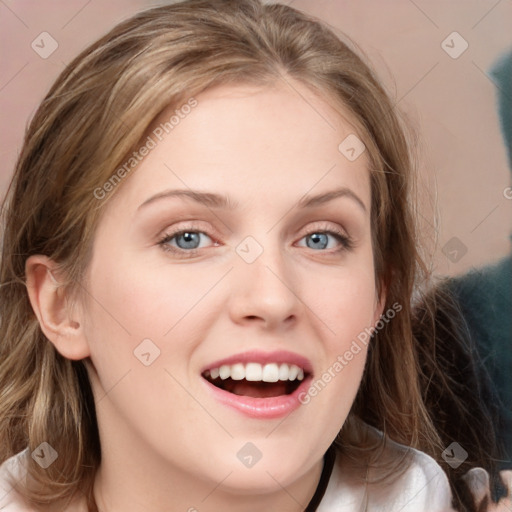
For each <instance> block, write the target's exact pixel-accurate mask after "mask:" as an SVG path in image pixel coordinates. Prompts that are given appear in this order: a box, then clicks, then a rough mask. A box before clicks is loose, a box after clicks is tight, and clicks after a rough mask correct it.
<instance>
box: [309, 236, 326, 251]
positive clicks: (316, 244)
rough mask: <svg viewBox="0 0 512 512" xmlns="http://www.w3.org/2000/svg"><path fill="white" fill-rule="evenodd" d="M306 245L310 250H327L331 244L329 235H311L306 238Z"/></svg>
mask: <svg viewBox="0 0 512 512" xmlns="http://www.w3.org/2000/svg"><path fill="white" fill-rule="evenodd" d="M305 238H306V240H307V241H306V245H307V246H308V247H309V248H310V249H326V248H327V245H328V244H329V235H328V234H327V233H311V234H310V235H307V236H306V237H305Z"/></svg>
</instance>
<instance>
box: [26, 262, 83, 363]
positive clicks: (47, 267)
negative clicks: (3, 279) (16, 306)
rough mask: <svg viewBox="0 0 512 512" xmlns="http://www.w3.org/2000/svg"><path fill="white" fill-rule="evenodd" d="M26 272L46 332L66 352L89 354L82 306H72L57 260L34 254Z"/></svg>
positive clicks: (78, 356)
mask: <svg viewBox="0 0 512 512" xmlns="http://www.w3.org/2000/svg"><path fill="white" fill-rule="evenodd" d="M25 276H26V284H27V292H28V296H29V299H30V304H31V305H32V309H33V310H34V313H35V315H36V317H37V319H38V321H39V325H40V326H41V330H42V331H43V333H44V335H45V336H46V337H47V338H48V339H49V340H50V341H51V343H52V344H53V345H54V346H55V348H56V349H57V351H58V352H59V353H60V354H61V355H62V356H64V357H66V358H68V359H74V360H79V359H84V358H85V357H88V356H89V355H90V352H89V345H88V343H87V340H86V338H85V336H84V329H83V322H82V321H81V320H82V319H81V318H80V308H79V307H76V308H75V307H71V306H72V303H71V301H70V298H69V296H68V295H67V289H66V287H65V286H64V285H63V284H61V283H63V282H64V280H63V279H62V276H59V273H58V270H57V264H56V263H55V262H54V261H53V260H51V259H50V258H48V257H47V256H42V255H39V254H38V255H34V256H30V257H29V258H28V259H27V261H26V263H25ZM59 277H61V279H59Z"/></svg>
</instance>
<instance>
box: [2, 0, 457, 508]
mask: <svg viewBox="0 0 512 512" xmlns="http://www.w3.org/2000/svg"><path fill="white" fill-rule="evenodd" d="M412 167H413V163H412V159H411V156H410V151H409V147H408V144H407V140H406V136H405V134H404V130H403V127H402V123H401V121H400V119H399V117H398V114H397V112H396V111H395V109H394V107H393V104H392V102H391V101H390V100H389V98H388V97H387V96H386V94H385V92H384V90H383V88H382V87H381V86H380V85H379V83H378V81H377V80H376V78H375V77H374V75H373V74H372V72H371V71H370V69H369V68H368V67H367V66H366V65H365V64H364V63H363V61H362V60H361V59H360V58H359V57H358V56H357V55H356V54H355V53H354V52H353V51H352V50H350V49H349V48H348V46H347V45H346V44H344V43H342V42H341V41H340V40H339V39H338V38H337V37H336V36H335V35H334V34H333V33H332V32H330V31H329V30H328V29H327V28H325V27H324V26H323V25H321V24H319V23H317V22H316V21H314V20H311V19H310V18H308V17H307V16H305V15H303V14H301V13H299V12H298V11H296V10H294V9H291V8H289V7H286V6H283V5H263V4H261V3H259V2H258V1H256V0H244V1H236V2H235V1H222V2H220V1H213V2H212V1H205V0H190V1H186V2H183V3H178V4H174V5H171V6H166V7H161V8H157V9H153V10H149V11H146V12H143V13H141V14H139V15H137V16H135V17H134V18H132V19H130V20H128V21H126V22H123V23H122V24H120V25H119V26H117V27H115V28H114V29H113V30H112V31H111V32H110V33H109V34H107V35H106V36H105V37H104V38H102V39H101V40H99V41H98V42H97V43H95V44H94V45H92V46H91V47H90V48H88V49H86V50H85V51H84V52H83V53H82V54H81V55H80V56H79V57H78V58H77V59H75V61H73V62H72V63H71V65H70V66H69V67H68V68H67V70H65V71H64V73H63V74H62V75H61V76H60V77H59V79H58V80H57V82H56V83H55V85H54V86H53V87H52V89H51V91H50V92H49V94H48V96H47V97H46V99H45V100H44V101H43V103H42V105H41V107H40V108H39V110H38V112H37V113H36V115H35V117H34V119H33V121H32V123H31V126H30V128H29V130H28V132H27V135H26V140H25V145H24V148H23V151H22V153H21V155H20V158H19V162H18V164H17V168H16V172H15V176H14V180H13V183H12V186H11V189H10V191H9V195H8V203H7V205H6V217H5V234H4V245H3V256H2V267H1V275H2V283H3V286H2V287H1V288H0V302H1V308H2V318H1V325H0V332H1V347H0V361H1V363H0V365H1V366H0V390H1V397H2V398H1V402H0V422H1V425H0V427H1V428H0V432H1V434H0V435H1V436H2V442H1V443H0V444H1V452H0V461H5V462H4V464H3V466H2V479H0V482H2V485H3V488H4V497H3V501H2V502H0V503H1V504H2V506H5V507H6V510H13V511H14V510H46V509H51V507H57V508H58V509H59V510H102V511H110V510H126V511H129V510H133V511H138V510H145V511H146V510H155V511H156V510H189V511H192V510H200V511H205V510H236V511H249V510H279V511H285V510H286V511H298V510H308V511H313V510H318V511H346V510H347V511H348V510H351V511H352V510H383V509H385V510H397V511H398V510H402V511H405V510H410V511H420V510H425V511H426V510H428V511H430V512H433V511H441V510H443V511H444V510H450V509H451V506H452V496H451V492H450V487H449V483H448V480H447V477H446V475H445V474H444V472H443V471H442V470H441V468H440V467H439V466H438V464H437V463H436V462H435V461H434V459H433V458H431V457H430V456H429V455H427V453H428V454H430V455H432V456H434V457H436V458H438V457H440V454H441V452H442V450H443V449H444V446H442V445H441V444H440V441H439V436H438V434H437V431H436V429H435V428H434V426H433V423H432V421H431V418H430V416H429V414H428V411H427V410H426V407H425V404H424V402H423V399H422V393H421V389H420V387H419V384H418V382H419V380H418V371H419V367H418V362H417V356H416V350H415V346H414V337H413V335H412V332H411V325H410V324H411V322H410V317H411V310H410V307H411V306H410V302H411V295H412V292H413V289H414V286H415V280H416V279H417V278H418V273H417V269H418V268H422V267H421V261H420V259H419V256H418V253H417V250H416V246H415V230H414V218H413V215H412V210H411V207H410V205H409V203H408V199H409V190H410V188H411V186H412V178H413V176H412ZM418 264H419V265H418ZM424 452H426V453H424ZM455 501H457V496H455ZM455 505H457V503H455ZM57 508H55V509H57Z"/></svg>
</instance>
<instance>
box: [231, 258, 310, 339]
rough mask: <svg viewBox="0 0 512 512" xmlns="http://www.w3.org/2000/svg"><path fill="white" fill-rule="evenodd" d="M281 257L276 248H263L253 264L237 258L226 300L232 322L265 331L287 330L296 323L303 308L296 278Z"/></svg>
mask: <svg viewBox="0 0 512 512" xmlns="http://www.w3.org/2000/svg"><path fill="white" fill-rule="evenodd" d="M284 259H285V257H284V256H283V255H282V254H281V253H280V251H279V250H275V251H273V252H272V253H271V251H270V250H264V251H263V253H262V254H261V255H260V256H259V258H258V259H257V260H256V261H254V262H252V263H247V262H245V261H243V260H242V259H240V260H239V261H237V264H236V269H234V272H232V277H233V279H234V282H235V284H234V286H233V287H232V288H231V296H230V301H229V312H230V316H231V320H232V321H233V322H235V323H237V324H239V325H240V324H253V325H259V326H260V327H261V328H262V329H265V330H282V329H287V328H289V327H290V326H292V325H293V324H294V323H296V322H297V320H298V317H299V313H300V309H301V307H302V302H301V300H300V298H299V296H298V294H297V293H298V291H297V290H298V288H299V286H298V280H297V278H296V277H294V274H293V272H292V269H291V268H290V267H289V265H288V266H287V265H286V263H285V261H284Z"/></svg>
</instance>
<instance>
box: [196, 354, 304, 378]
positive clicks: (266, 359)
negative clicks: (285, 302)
mask: <svg viewBox="0 0 512 512" xmlns="http://www.w3.org/2000/svg"><path fill="white" fill-rule="evenodd" d="M236 363H243V364H246V363H259V364H261V365H264V364H269V363H277V364H284V363H287V364H294V365H296V366H298V367H299V368H302V369H303V370H304V373H307V374H311V373H313V366H312V364H311V362H310V361H309V359H307V358H306V357H304V356H301V355H299V354H295V353H294V352H288V351H286V350H278V351H274V352H262V351H260V350H253V351H247V352H243V353H241V354H235V355H232V356H229V357H226V358H224V359H219V360H217V361H214V362H213V363H209V364H208V365H207V366H205V367H204V368H203V369H202V370H201V374H203V373H204V372H205V371H206V370H211V369H213V368H220V367H221V366H222V365H233V364H236Z"/></svg>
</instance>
